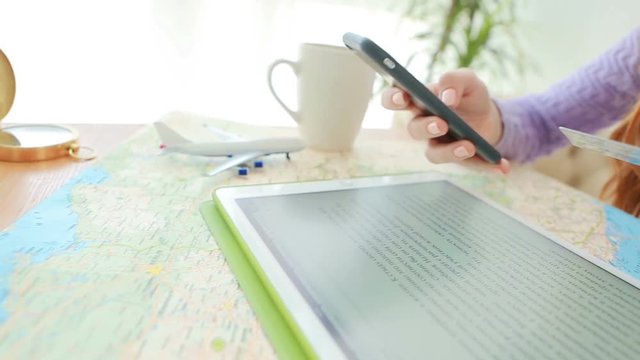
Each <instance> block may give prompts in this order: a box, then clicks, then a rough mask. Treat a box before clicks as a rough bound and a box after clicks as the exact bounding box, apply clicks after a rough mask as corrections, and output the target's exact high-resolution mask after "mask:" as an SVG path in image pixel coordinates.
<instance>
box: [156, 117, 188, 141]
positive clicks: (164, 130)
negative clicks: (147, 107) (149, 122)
mask: <svg viewBox="0 0 640 360" xmlns="http://www.w3.org/2000/svg"><path fill="white" fill-rule="evenodd" d="M153 126H155V128H156V131H157V132H158V135H160V139H161V140H162V143H163V145H164V146H172V145H181V144H186V143H189V142H190V141H189V140H187V139H185V138H184V137H182V135H180V134H178V133H177V132H175V131H173V129H171V128H170V127H168V126H167V124H165V123H163V122H161V121H157V122H155V123H153Z"/></svg>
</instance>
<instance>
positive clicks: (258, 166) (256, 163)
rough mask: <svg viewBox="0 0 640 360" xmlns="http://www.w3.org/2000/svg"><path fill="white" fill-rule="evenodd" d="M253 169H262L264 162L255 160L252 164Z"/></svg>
mask: <svg viewBox="0 0 640 360" xmlns="http://www.w3.org/2000/svg"><path fill="white" fill-rule="evenodd" d="M253 167H255V168H261V167H264V162H263V161H262V160H256V161H254V162H253Z"/></svg>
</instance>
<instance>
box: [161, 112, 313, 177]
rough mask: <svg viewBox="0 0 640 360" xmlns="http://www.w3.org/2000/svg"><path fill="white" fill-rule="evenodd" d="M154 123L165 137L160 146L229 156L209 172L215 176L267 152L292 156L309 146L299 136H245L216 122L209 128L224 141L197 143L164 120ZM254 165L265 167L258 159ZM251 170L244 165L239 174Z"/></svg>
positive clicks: (208, 173) (187, 151) (169, 149)
mask: <svg viewBox="0 0 640 360" xmlns="http://www.w3.org/2000/svg"><path fill="white" fill-rule="evenodd" d="M154 126H155V128H156V131H157V132H158V135H160V139H161V140H162V145H160V148H161V149H163V150H164V151H166V152H179V153H184V154H191V155H200V156H227V157H229V160H228V161H226V162H224V163H223V164H221V165H220V166H218V167H216V168H215V169H213V170H211V171H209V172H207V173H206V175H207V176H214V175H216V174H219V173H221V172H223V171H225V170H227V169H230V168H232V167H235V166H239V165H242V164H244V163H246V162H249V161H251V160H254V159H257V158H259V157H261V156H264V155H270V154H286V155H287V159H289V153H290V152H294V151H300V150H302V149H304V147H305V143H304V142H303V141H302V140H301V139H299V138H295V137H288V138H267V139H256V140H243V139H242V138H240V137H239V136H237V135H234V134H230V133H227V132H225V131H222V130H220V129H216V128H215V127H213V126H207V128H208V129H209V130H211V131H213V132H215V133H216V135H217V136H218V137H219V138H221V139H222V141H216V142H205V143H194V142H193V141H190V140H188V139H185V138H184V137H182V136H181V135H180V134H178V133H177V132H175V131H173V130H172V129H171V128H170V127H168V126H167V125H166V124H165V123H163V122H160V121H158V122H155V123H154ZM254 167H262V161H255V163H254ZM248 171H249V170H248V168H247V167H241V168H240V169H239V171H238V175H247V174H248Z"/></svg>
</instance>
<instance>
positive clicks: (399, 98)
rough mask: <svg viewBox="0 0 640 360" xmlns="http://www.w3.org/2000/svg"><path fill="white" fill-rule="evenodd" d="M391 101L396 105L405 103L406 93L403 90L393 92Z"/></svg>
mask: <svg viewBox="0 0 640 360" xmlns="http://www.w3.org/2000/svg"><path fill="white" fill-rule="evenodd" d="M391 101H393V103H394V104H396V105H401V106H402V105H405V101H404V94H403V93H401V92H397V93H395V94H393V96H391Z"/></svg>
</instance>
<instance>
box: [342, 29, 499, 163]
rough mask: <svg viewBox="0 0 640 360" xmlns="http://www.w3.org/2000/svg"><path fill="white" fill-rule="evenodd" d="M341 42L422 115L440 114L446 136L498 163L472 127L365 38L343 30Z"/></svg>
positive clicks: (494, 152) (492, 148)
mask: <svg viewBox="0 0 640 360" xmlns="http://www.w3.org/2000/svg"><path fill="white" fill-rule="evenodd" d="M342 41H344V44H345V45H346V46H347V47H348V48H349V49H351V50H353V51H355V53H356V54H357V55H358V56H359V57H360V58H361V59H362V60H364V61H365V62H366V63H367V64H369V66H371V67H372V68H373V69H374V70H375V71H377V72H378V74H380V75H382V76H384V77H386V78H391V80H392V81H391V82H392V83H393V84H394V85H395V86H397V87H399V88H401V89H403V90H404V91H406V92H407V93H408V94H409V95H410V96H411V100H412V101H413V103H414V104H415V105H416V106H417V107H418V108H420V109H421V110H423V111H424V112H425V114H433V115H436V116H439V117H441V118H442V119H443V120H444V121H446V122H447V123H448V124H449V132H448V135H450V136H451V137H453V138H454V139H456V140H462V139H466V140H469V141H471V142H472V143H473V144H474V145H475V146H476V149H477V150H476V152H477V154H478V155H479V156H480V157H482V158H483V159H485V160H486V161H488V162H490V163H492V164H499V163H500V159H501V158H502V156H501V155H500V153H499V152H498V150H496V149H495V148H494V147H493V146H491V144H489V143H488V142H487V141H486V140H485V139H484V138H483V137H482V136H480V135H479V134H478V133H477V132H475V130H473V129H472V128H471V127H470V126H469V125H468V124H467V123H466V122H465V121H464V120H462V118H460V116H458V115H457V114H456V113H455V112H453V110H451V109H450V108H449V107H448V106H447V105H445V104H444V103H443V102H442V101H440V99H438V97H437V96H436V95H434V94H433V93H432V92H431V91H429V89H427V87H426V86H424V85H423V84H422V83H421V82H420V81H418V79H416V78H415V77H414V76H413V75H411V73H409V72H408V71H407V70H406V69H405V68H404V67H403V66H402V65H400V64H399V63H398V62H397V61H396V60H395V59H394V58H393V57H391V55H389V54H387V52H386V51H384V50H383V49H382V48H381V47H380V46H378V45H377V44H376V43H374V42H373V41H371V40H369V39H367V38H366V37H363V36H360V35H356V34H353V33H346V34H344V36H343V37H342Z"/></svg>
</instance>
